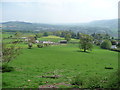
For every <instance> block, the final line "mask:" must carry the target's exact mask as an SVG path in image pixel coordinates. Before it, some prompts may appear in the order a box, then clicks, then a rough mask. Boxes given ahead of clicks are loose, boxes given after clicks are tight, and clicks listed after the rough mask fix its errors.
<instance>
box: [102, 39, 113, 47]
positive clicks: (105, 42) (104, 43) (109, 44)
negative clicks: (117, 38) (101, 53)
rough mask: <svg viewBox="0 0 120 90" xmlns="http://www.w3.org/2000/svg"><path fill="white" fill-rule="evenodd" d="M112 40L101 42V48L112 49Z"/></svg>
mask: <svg viewBox="0 0 120 90" xmlns="http://www.w3.org/2000/svg"><path fill="white" fill-rule="evenodd" d="M111 45H112V44H111V41H109V40H104V41H103V42H102V44H101V48H103V49H110V48H111Z"/></svg>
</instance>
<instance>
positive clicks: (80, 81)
mask: <svg viewBox="0 0 120 90" xmlns="http://www.w3.org/2000/svg"><path fill="white" fill-rule="evenodd" d="M70 83H71V84H72V85H76V86H81V85H82V84H83V78H82V77H80V75H77V76H75V77H74V78H73V79H72V81H71V82H70Z"/></svg>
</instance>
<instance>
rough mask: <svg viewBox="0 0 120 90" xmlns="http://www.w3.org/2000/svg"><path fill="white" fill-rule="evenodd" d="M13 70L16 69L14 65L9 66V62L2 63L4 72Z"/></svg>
mask: <svg viewBox="0 0 120 90" xmlns="http://www.w3.org/2000/svg"><path fill="white" fill-rule="evenodd" d="M11 71H14V68H13V67H10V66H8V64H3V65H2V72H11Z"/></svg>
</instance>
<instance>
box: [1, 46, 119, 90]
mask: <svg viewBox="0 0 120 90" xmlns="http://www.w3.org/2000/svg"><path fill="white" fill-rule="evenodd" d="M20 45H21V44H20ZM77 49H78V44H67V45H57V46H51V47H46V48H42V49H39V48H34V49H31V50H29V49H27V48H24V49H22V53H23V54H21V55H19V56H18V57H17V58H16V59H15V60H14V61H12V62H11V63H9V65H10V66H13V67H16V68H14V69H15V71H14V72H10V73H3V82H6V83H7V85H3V88H12V87H13V88H18V87H19V88H34V87H35V88H38V87H40V86H41V85H42V84H43V85H46V84H47V85H53V84H57V83H62V82H64V83H70V80H71V78H72V77H73V76H76V75H78V74H79V73H80V79H79V80H80V81H81V80H82V81H83V84H82V88H87V86H86V87H85V86H83V85H84V82H85V81H84V78H81V77H85V78H86V77H90V76H91V77H93V74H96V73H97V75H100V76H101V77H108V76H109V75H110V73H111V72H114V71H115V70H116V69H118V60H117V59H118V53H117V52H114V51H109V50H104V49H101V48H99V47H96V46H95V47H94V49H93V52H92V53H81V52H77V51H76V50H77ZM110 56H111V57H110ZM110 64H111V67H113V68H114V69H112V70H106V69H104V67H105V65H110ZM96 66H97V68H96ZM42 75H46V76H52V75H60V76H61V77H60V78H57V79H51V78H41V76H42ZM93 78H94V77H93ZM28 80H30V81H28ZM69 87H71V85H70V86H69ZM74 87H79V88H81V86H78V85H74Z"/></svg>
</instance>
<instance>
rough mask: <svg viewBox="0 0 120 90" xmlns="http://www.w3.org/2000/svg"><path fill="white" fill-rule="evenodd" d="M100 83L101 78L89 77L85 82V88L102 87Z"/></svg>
mask: <svg viewBox="0 0 120 90" xmlns="http://www.w3.org/2000/svg"><path fill="white" fill-rule="evenodd" d="M102 84H103V83H102V79H101V78H100V77H99V76H92V77H89V78H88V79H87V81H86V82H85V86H86V87H87V88H103V85H102Z"/></svg>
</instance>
